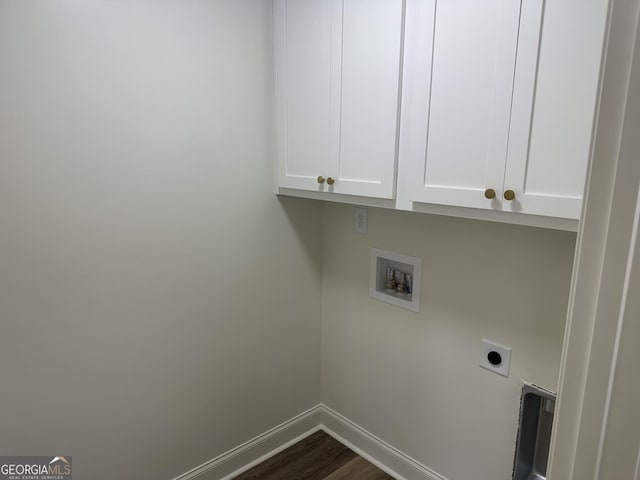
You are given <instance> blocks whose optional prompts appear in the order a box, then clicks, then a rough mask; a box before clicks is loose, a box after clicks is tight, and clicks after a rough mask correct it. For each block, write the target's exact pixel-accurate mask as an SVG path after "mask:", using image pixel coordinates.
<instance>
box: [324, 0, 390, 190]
mask: <svg viewBox="0 0 640 480" xmlns="http://www.w3.org/2000/svg"><path fill="white" fill-rule="evenodd" d="M402 13H403V12H402V0H344V2H343V24H342V32H341V33H342V35H341V36H342V63H341V70H342V91H341V98H342V104H341V118H340V125H341V128H340V152H339V156H340V171H339V172H338V173H337V176H338V181H337V182H336V185H335V192H337V193H349V194H356V195H370V196H376V197H381V198H393V195H394V183H395V166H396V147H397V135H398V104H399V100H400V99H399V84H400V57H401V52H400V48H401V37H402Z"/></svg>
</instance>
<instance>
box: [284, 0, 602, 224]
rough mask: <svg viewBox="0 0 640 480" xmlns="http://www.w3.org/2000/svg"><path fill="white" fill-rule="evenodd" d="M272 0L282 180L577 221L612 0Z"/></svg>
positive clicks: (412, 204)
mask: <svg viewBox="0 0 640 480" xmlns="http://www.w3.org/2000/svg"><path fill="white" fill-rule="evenodd" d="M273 2H274V3H273V5H274V42H275V43H274V62H275V122H276V142H275V146H276V158H277V160H278V188H279V192H280V193H285V194H290V195H300V196H310V197H312V198H323V199H328V200H336V201H343V202H350V203H360V204H370V205H378V206H385V207H390V208H394V207H395V208H398V209H408V210H416V211H427V212H429V211H431V212H434V213H444V214H448V215H459V216H468V217H473V218H484V219H490V220H497V221H506V222H515V223H524V224H533V225H541V226H547V225H548V226H551V227H552V228H554V225H555V226H558V228H565V226H566V228H571V229H572V228H575V227H576V226H577V222H575V220H577V219H579V217H580V212H581V205H582V195H583V189H584V184H585V177H586V171H587V165H588V160H589V155H590V148H591V135H592V131H593V119H594V115H595V111H596V105H597V97H598V85H599V72H600V64H601V52H602V44H603V38H604V31H605V28H604V27H605V25H606V16H605V15H604V14H603V13H602V12H604V10H605V9H604V7H602V4H603V2H604V3H606V0H593V2H590V3H589V8H587V7H586V6H585V5H583V4H582V3H581V2H580V1H579V0H571V2H569V0H273ZM583 7H584V8H583ZM396 177H397V187H396ZM334 194H343V195H334ZM345 195H349V196H345ZM461 207H463V208H461ZM504 212H506V213H504ZM507 213H508V214H507ZM511 213H517V214H526V216H525V215H511ZM561 225H563V226H561Z"/></svg>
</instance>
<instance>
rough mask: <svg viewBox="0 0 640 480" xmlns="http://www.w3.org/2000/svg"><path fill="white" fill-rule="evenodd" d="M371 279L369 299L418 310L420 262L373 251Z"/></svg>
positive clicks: (381, 251) (403, 256) (419, 259)
mask: <svg viewBox="0 0 640 480" xmlns="http://www.w3.org/2000/svg"><path fill="white" fill-rule="evenodd" d="M370 276H371V278H370V283H369V295H370V296H371V297H373V298H376V299H378V300H381V301H383V302H387V303H390V304H391V305H395V306H396V307H401V308H406V309H407V310H412V311H414V312H417V311H418V310H419V307H420V280H421V277H422V259H421V258H418V257H410V256H408V255H403V254H401V253H396V252H390V251H387V250H380V249H379V248H372V249H371V274H370Z"/></svg>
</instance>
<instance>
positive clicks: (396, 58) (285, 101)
mask: <svg viewBox="0 0 640 480" xmlns="http://www.w3.org/2000/svg"><path fill="white" fill-rule="evenodd" d="M402 26H403V1H402V0H274V40H275V44H274V45H275V51H274V61H275V76H276V98H275V111H276V156H277V159H278V162H279V165H278V170H279V174H278V186H279V187H281V188H293V189H302V190H310V191H320V192H329V193H341V194H348V195H358V196H369V197H377V198H386V199H391V198H394V195H395V175H396V163H397V144H398V125H399V102H400V79H401V56H402V52H401V46H402V38H403V31H402ZM319 177H321V178H319Z"/></svg>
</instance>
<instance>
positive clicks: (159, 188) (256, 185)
mask: <svg viewBox="0 0 640 480" xmlns="http://www.w3.org/2000/svg"><path fill="white" fill-rule="evenodd" d="M270 55H271V54H270V5H269V2H265V1H263V0H243V1H241V2H239V1H235V0H217V1H213V0H212V1H206V2H204V1H196V0H171V1H169V0H165V1H155V0H135V1H110V0H109V1H108V0H104V1H97V0H96V1H92V2H86V1H84V0H47V1H46V2H36V1H28V0H26V1H10V0H0V79H1V83H0V320H1V334H0V384H1V385H2V386H1V390H2V402H1V404H0V405H1V407H0V425H1V432H2V433H1V434H0V452H2V454H4V455H6V454H21V455H37V454H39V455H47V454H50V455H56V454H66V455H72V456H73V461H74V468H75V473H76V476H77V477H78V478H91V479H94V480H101V479H111V478H114V473H113V472H117V474H116V475H115V476H116V477H119V478H135V479H140V480H143V479H153V480H157V479H162V478H171V477H173V476H175V475H178V474H180V473H182V472H185V471H186V470H188V469H190V468H192V467H195V466H197V465H198V464H200V463H201V462H203V461H205V460H208V459H210V458H212V457H213V456H215V455H218V454H220V453H222V452H224V451H226V450H228V449H229V448H231V447H234V446H236V445H238V444H240V443H242V442H244V441H246V440H248V439H249V438H251V437H253V436H254V435H257V434H259V433H262V432H264V431H265V430H267V429H268V428H271V427H272V426H274V425H276V424H278V423H280V422H282V421H284V420H286V419H288V418H290V417H292V416H294V415H295V414H297V413H299V412H301V411H303V410H305V409H307V408H309V407H311V406H312V405H315V404H316V403H317V401H318V399H319V397H320V390H319V387H320V360H319V358H320V357H319V355H320V317H319V313H318V312H319V300H320V295H319V290H320V274H319V267H320V265H319V258H320V253H321V252H320V243H319V242H320V234H319V226H318V223H319V222H318V218H320V216H321V207H320V206H319V205H316V204H314V203H313V202H306V201H291V200H287V199H283V200H278V199H277V198H276V197H275V195H273V192H272V182H271V177H272V171H271V158H270V148H271V119H270V115H271V112H270V98H271V91H272V88H271V87H272V84H271V67H270V61H271V59H270Z"/></svg>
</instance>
